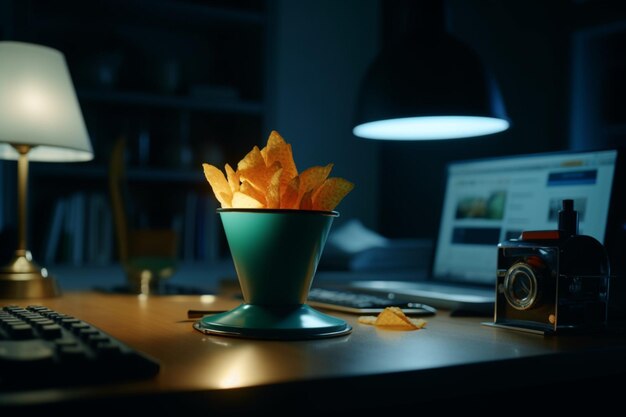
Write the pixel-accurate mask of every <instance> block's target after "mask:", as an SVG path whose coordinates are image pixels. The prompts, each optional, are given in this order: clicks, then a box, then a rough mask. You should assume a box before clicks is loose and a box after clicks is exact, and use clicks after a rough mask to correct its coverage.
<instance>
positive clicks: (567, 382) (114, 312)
mask: <svg viewBox="0 0 626 417" xmlns="http://www.w3.org/2000/svg"><path fill="white" fill-rule="evenodd" d="M238 303H239V301H237V300H233V299H229V298H219V297H214V296H202V297H200V296H151V297H140V296H133V295H109V294H103V293H67V294H65V295H63V296H62V297H60V298H57V299H46V300H30V301H28V303H25V302H24V301H16V300H1V301H0V305H6V304H18V305H25V304H42V305H46V306H48V307H50V308H53V309H55V310H58V311H60V312H63V313H67V314H71V315H74V316H76V317H78V318H81V319H83V320H85V321H87V322H90V323H91V324H93V325H95V326H97V327H99V328H101V329H102V330H104V331H105V332H108V333H109V334H111V335H112V336H115V337H117V338H119V339H120V340H122V341H123V342H125V343H127V344H128V345H130V346H131V347H134V348H136V349H138V350H141V351H143V352H145V353H147V354H148V355H151V356H152V357H154V358H156V359H158V360H159V361H160V363H161V371H160V373H159V374H158V375H157V376H156V377H155V378H153V379H149V380H142V381H137V382H129V383H122V384H114V385H104V386H97V387H83V388H80V389H51V390H41V391H32V392H17V393H0V405H2V406H27V407H32V408H37V407H39V406H41V407H42V411H44V410H46V411H48V412H49V411H50V410H55V409H57V408H58V409H63V410H64V411H68V410H70V411H71V410H74V411H79V410H84V407H89V408H90V409H92V408H91V407H95V408H97V409H98V410H103V411H112V412H120V411H121V410H122V409H121V408H120V407H138V406H141V407H142V408H144V409H145V410H146V411H155V412H160V414H163V413H164V412H165V411H171V412H172V413H174V412H175V413H176V414H177V415H182V414H179V412H184V411H191V410H197V409H199V410H203V411H211V412H212V413H213V414H212V415H216V414H217V413H219V412H220V411H233V412H234V411H241V412H247V411H251V410H260V409H262V408H264V407H267V408H268V409H269V410H271V411H278V410H281V409H282V408H283V407H298V410H299V412H298V414H299V415H302V414H306V412H307V411H308V412H312V413H318V412H320V411H324V410H328V409H329V408H332V409H334V410H343V409H346V410H347V409H354V408H364V409H368V410H370V411H371V410H375V409H377V407H380V408H381V409H387V408H389V407H391V406H394V405H395V406H404V405H410V404H412V403H413V404H417V405H416V406H418V407H423V406H425V405H426V404H438V407H443V408H445V407H446V406H449V405H450V404H457V405H458V402H451V401H447V400H448V399H459V400H462V401H464V403H465V402H466V403H467V404H472V403H474V405H477V406H481V407H488V408H489V407H491V406H492V405H491V404H493V401H494V400H495V399H497V398H508V399H509V400H510V398H511V393H512V390H514V389H525V388H529V387H530V388H531V390H530V391H528V392H525V393H524V396H525V398H526V397H527V396H528V395H531V398H532V395H535V394H534V390H535V389H541V390H545V389H550V390H554V389H555V388H558V387H571V386H575V387H577V392H581V393H583V394H584V395H585V396H586V397H588V398H592V397H591V395H603V390H604V388H605V387H610V386H611V385H610V383H609V378H610V377H612V376H620V377H623V376H624V375H625V374H626V336H625V335H624V334H617V335H615V334H613V335H603V336H595V337H583V336H566V337H565V336H563V337H562V336H559V337H542V336H537V335H531V334H525V333H521V332H514V331H510V330H503V329H495V328H491V327H487V326H482V325H481V324H480V323H481V321H483V320H484V319H481V318H454V317H450V316H449V314H448V313H447V312H440V313H439V314H437V316H435V317H430V318H428V319H427V320H428V327H427V328H426V329H424V330H419V331H408V332H402V331H389V330H387V331H386V330H380V329H377V328H375V327H371V326H367V325H361V324H359V323H357V321H356V318H357V317H356V316H353V315H344V314H337V315H339V316H341V317H342V318H344V319H346V320H347V321H349V322H350V323H351V324H352V326H353V327H354V331H353V332H352V334H350V335H348V336H343V337H338V338H331V339H323V340H313V341H296V342H277V341H255V340H245V339H235V338H227V337H219V336H206V335H203V334H201V333H199V332H197V331H195V330H194V329H193V328H192V323H193V321H192V320H188V319H187V317H186V312H187V310H188V309H203V308H204V309H208V308H212V309H229V308H232V307H235V306H236V305H238ZM332 314H336V313H332ZM589 382H593V384H594V386H593V387H591V388H594V389H593V390H592V391H593V394H592V393H591V392H590V387H589V385H588V383H589ZM603 384H604V387H603V386H602V385H603ZM622 385H623V382H622ZM581 388H582V391H580V389H581ZM550 393H551V394H553V393H554V392H553V391H551V392H550ZM536 395H544V396H545V395H546V392H545V391H540V392H536ZM576 395H578V394H576ZM576 395H575V397H576ZM505 396H506V397H505ZM583 398H585V397H583ZM443 400H446V401H443ZM578 400H580V398H578ZM556 401H557V400H556V399H555V402H556ZM558 402H559V403H562V402H563V399H558ZM616 403H617V401H616ZM1 409H2V407H0V410H1ZM287 410H290V411H293V408H287ZM80 412H81V413H83V414H84V411H80Z"/></svg>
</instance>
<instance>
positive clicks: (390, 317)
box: [374, 308, 415, 329]
mask: <svg viewBox="0 0 626 417" xmlns="http://www.w3.org/2000/svg"><path fill="white" fill-rule="evenodd" d="M374 325H376V326H385V327H397V328H408V329H412V328H415V326H413V324H412V323H411V322H410V321H407V320H404V319H403V318H402V317H400V316H399V315H397V314H396V313H394V312H393V311H392V310H391V309H389V308H386V309H384V310H383V311H382V312H381V313H380V314H379V315H378V317H377V318H376V321H375V322H374Z"/></svg>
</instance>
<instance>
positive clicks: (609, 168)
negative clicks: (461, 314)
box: [433, 150, 617, 285]
mask: <svg viewBox="0 0 626 417" xmlns="http://www.w3.org/2000/svg"><path fill="white" fill-rule="evenodd" d="M616 160H617V151H614V150H612V151H594V152H581V153H571V152H570V153H551V154H534V155H523V156H515V157H504V158H497V159H485V160H475V161H463V162H454V163H451V164H449V165H448V171H447V183H446V190H445V196H444V202H443V209H442V217H441V224H440V229H439V236H438V239H437V247H436V251H435V259H434V264H433V278H434V279H435V280H445V281H461V282H466V283H475V284H481V283H484V284H489V285H492V284H493V282H494V273H495V272H494V271H495V270H496V266H497V265H496V263H497V250H496V245H497V244H498V243H499V242H501V241H504V240H507V239H511V238H518V237H519V235H520V233H521V232H522V231H524V230H553V229H556V228H557V218H558V211H559V209H560V208H561V202H562V200H563V199H573V200H574V209H575V210H576V211H578V217H579V233H580V234H585V235H590V236H593V237H594V238H596V239H597V240H599V241H600V242H602V243H604V240H605V232H606V227H607V219H608V214H609V204H610V199H611V187H612V184H613V176H614V173H615V164H616Z"/></svg>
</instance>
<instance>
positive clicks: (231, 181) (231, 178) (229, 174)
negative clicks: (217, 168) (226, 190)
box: [224, 164, 241, 193]
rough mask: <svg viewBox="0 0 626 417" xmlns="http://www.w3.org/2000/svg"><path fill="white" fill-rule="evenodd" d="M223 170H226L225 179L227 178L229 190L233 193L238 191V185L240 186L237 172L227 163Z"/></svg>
mask: <svg viewBox="0 0 626 417" xmlns="http://www.w3.org/2000/svg"><path fill="white" fill-rule="evenodd" d="M224 170H225V171H226V179H227V180H228V185H230V190H231V191H232V192H233V193H234V192H235V191H239V187H240V186H241V183H240V180H239V174H238V173H236V172H235V170H234V169H233V168H232V167H231V166H230V165H228V164H226V166H225V167H224Z"/></svg>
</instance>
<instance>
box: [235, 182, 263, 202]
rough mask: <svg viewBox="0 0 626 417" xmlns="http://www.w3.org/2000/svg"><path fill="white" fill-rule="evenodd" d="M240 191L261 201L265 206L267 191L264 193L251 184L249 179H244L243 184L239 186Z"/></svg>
mask: <svg viewBox="0 0 626 417" xmlns="http://www.w3.org/2000/svg"><path fill="white" fill-rule="evenodd" d="M239 191H241V192H242V193H244V194H246V195H247V196H249V197H252V198H254V199H255V200H257V201H258V202H259V203H261V204H262V205H263V207H265V204H266V199H265V193H262V192H261V191H259V190H257V189H256V188H254V187H253V186H252V185H250V183H249V182H248V181H244V182H242V183H241V186H240V187H239ZM233 195H234V193H233ZM234 207H236V206H234Z"/></svg>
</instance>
